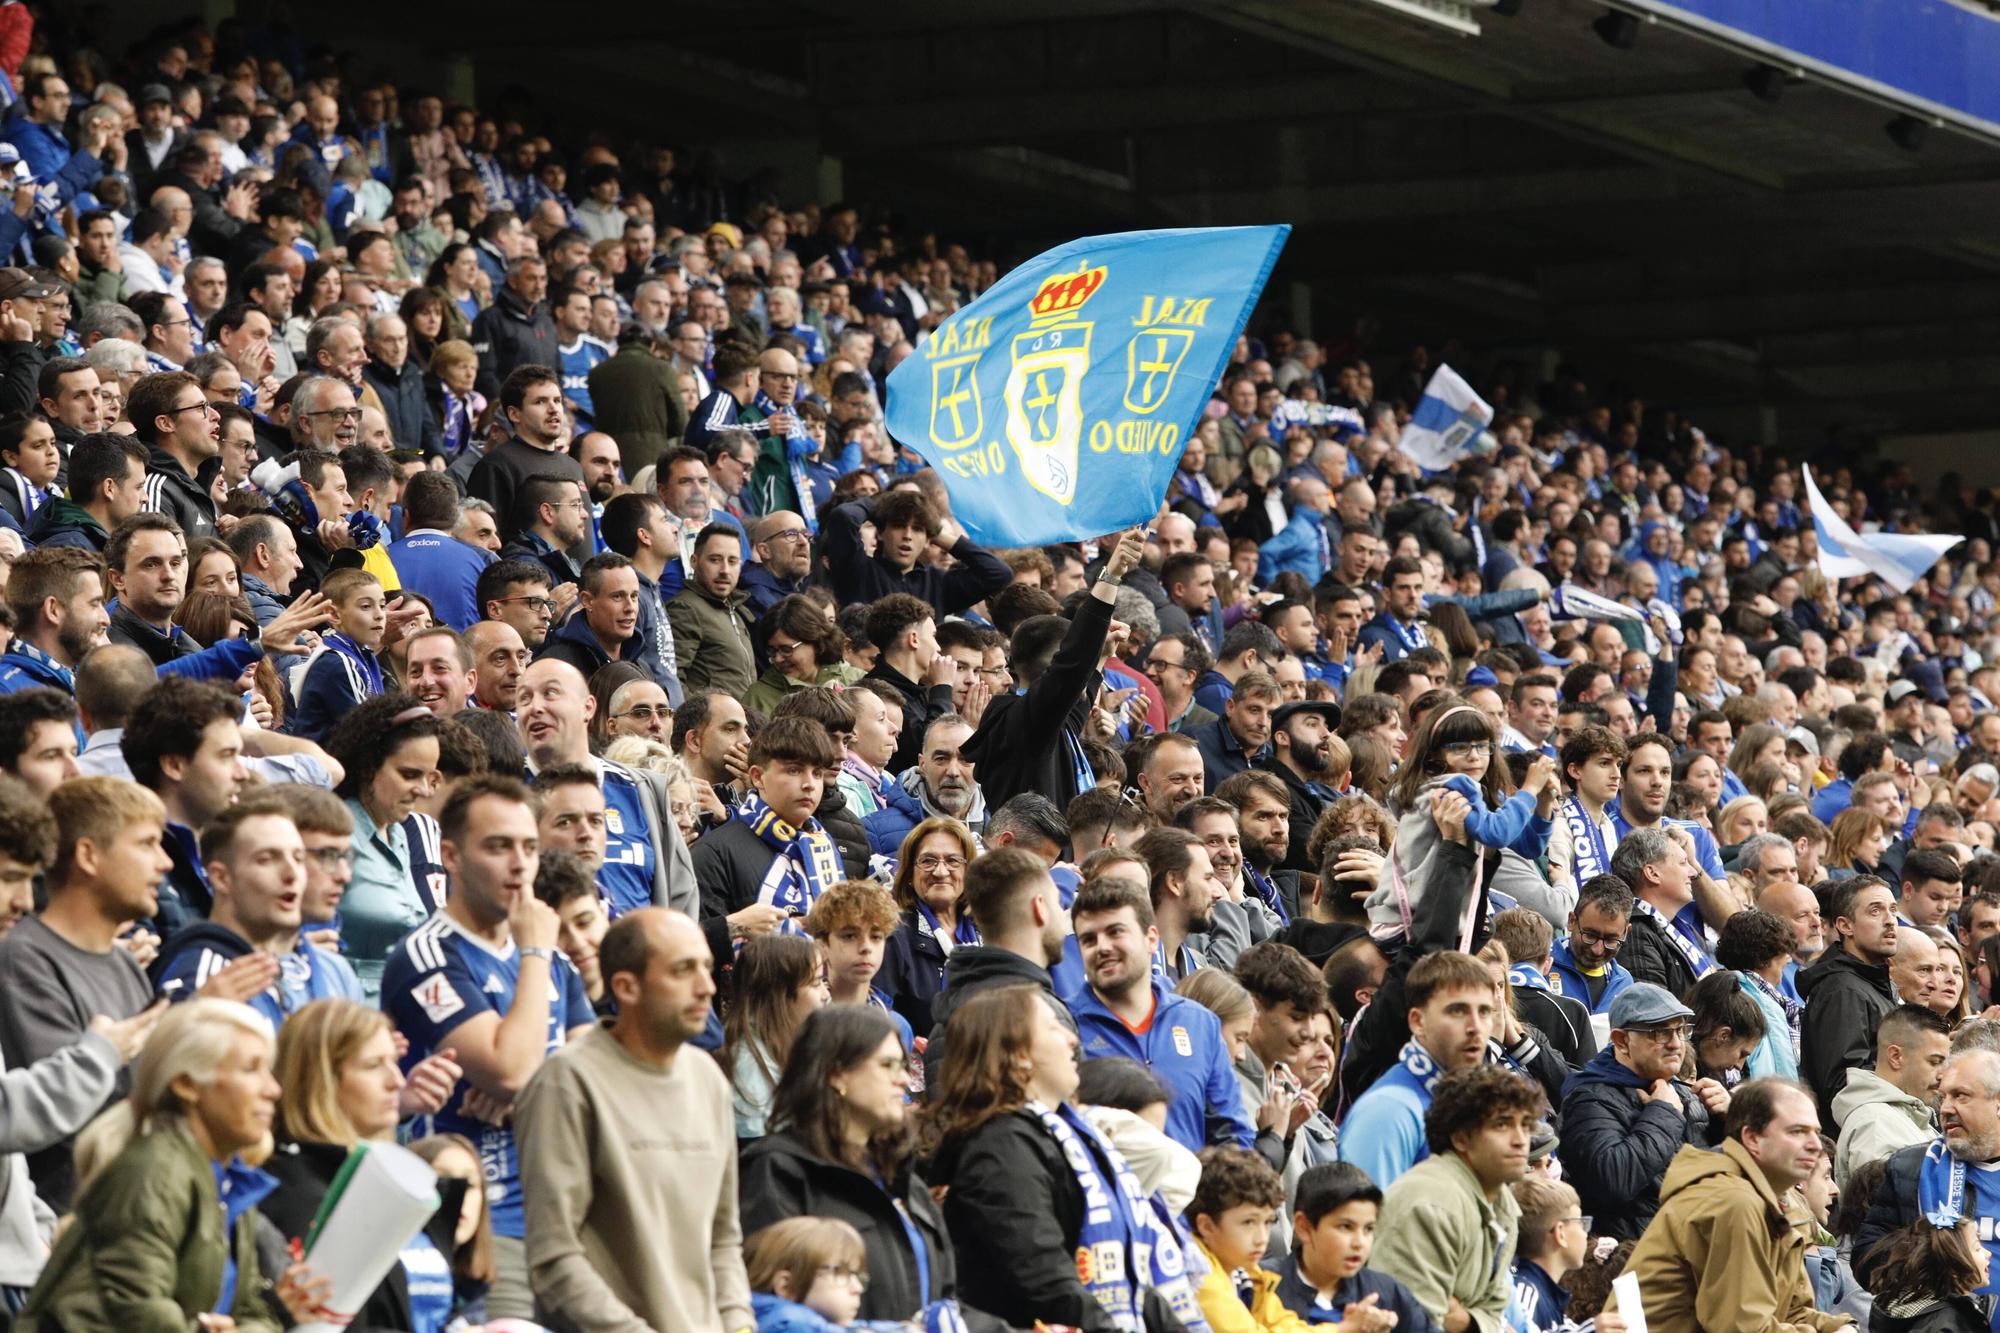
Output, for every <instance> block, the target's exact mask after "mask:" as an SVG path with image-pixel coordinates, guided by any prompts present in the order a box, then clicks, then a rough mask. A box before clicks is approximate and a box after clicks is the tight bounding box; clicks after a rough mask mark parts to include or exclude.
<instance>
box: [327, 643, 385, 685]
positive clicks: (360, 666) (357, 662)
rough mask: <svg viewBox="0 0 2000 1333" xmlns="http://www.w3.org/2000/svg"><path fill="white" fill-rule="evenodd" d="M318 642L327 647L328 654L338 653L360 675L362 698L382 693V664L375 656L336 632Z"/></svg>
mask: <svg viewBox="0 0 2000 1333" xmlns="http://www.w3.org/2000/svg"><path fill="white" fill-rule="evenodd" d="M320 642H322V643H324V644H325V645H326V646H327V650H328V651H329V652H334V653H338V654H339V655H340V656H342V657H344V658H346V659H347V660H348V661H349V662H351V663H353V664H354V669H355V670H356V671H358V672H360V673H361V685H362V694H361V697H362V698H364V699H372V698H374V697H375V696H376V695H378V694H380V693H382V662H381V659H379V658H377V657H376V656H375V654H373V653H371V652H369V651H368V650H367V649H366V648H363V647H362V646H361V645H360V644H358V643H356V642H355V641H354V640H352V639H350V638H348V637H347V636H346V635H345V634H341V633H338V632H335V633H332V634H328V635H326V636H325V637H324V638H323V639H321V640H320Z"/></svg>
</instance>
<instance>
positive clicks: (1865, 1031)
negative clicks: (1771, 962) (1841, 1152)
mask: <svg viewBox="0 0 2000 1333" xmlns="http://www.w3.org/2000/svg"><path fill="white" fill-rule="evenodd" d="M1799 998H1800V999H1802V1000H1804V1001H1805V1002H1806V1013H1805V1019H1804V1022H1803V1024H1802V1025H1801V1027H1800V1030H1799V1074H1800V1075H1801V1076H1802V1077H1803V1078H1804V1079H1805V1081H1806V1086H1807V1087H1809V1088H1811V1089H1812V1094H1813V1099H1814V1100H1815V1101H1817V1102H1818V1103H1819V1108H1820V1110H1819V1120H1820V1128H1821V1129H1823V1130H1825V1131H1826V1132H1827V1133H1828V1134H1831V1135H1835V1136H1838V1134H1839V1132H1840V1123H1841V1118H1840V1112H1839V1111H1838V1110H1837V1109H1836V1108H1835V1105H1834V1099H1835V1098H1837V1097H1838V1096H1839V1095H1840V1092H1841V1089H1843V1088H1845V1087H1846V1086H1847V1080H1848V1078H1849V1077H1851V1076H1852V1074H1853V1072H1854V1071H1856V1070H1861V1069H1870V1068H1873V1067H1874V1064H1875V1027H1876V1025H1877V1024H1878V1023H1880V1022H1881V1021H1882V1019H1883V1017H1884V1016H1885V1015H1887V1014H1888V1012H1889V1011H1890V1010H1891V1009H1894V1008H1895V1007H1896V987H1895V985H1894V984H1893V983H1892V982H1891V981H1890V980H1889V965H1888V964H1887V963H1884V964H1882V965H1881V966H1879V967H1871V966H1870V965H1868V964H1867V963H1864V962H1862V961H1861V960H1860V959H1859V958H1856V957H1855V956H1854V955H1853V954H1851V953H1849V952H1848V951H1847V950H1846V949H1844V948H1835V949H1828V950H1827V951H1826V953H1825V954H1824V955H1822V956H1821V957H1820V958H1818V959H1817V960H1815V961H1814V963H1813V965H1812V966H1811V967H1808V968H1805V969H1803V970H1802V971H1801V972H1800V973H1799Z"/></svg>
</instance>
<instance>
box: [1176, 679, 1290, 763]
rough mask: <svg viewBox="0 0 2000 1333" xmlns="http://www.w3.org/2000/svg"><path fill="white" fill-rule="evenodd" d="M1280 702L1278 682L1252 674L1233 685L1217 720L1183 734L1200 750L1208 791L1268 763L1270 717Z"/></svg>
mask: <svg viewBox="0 0 2000 1333" xmlns="http://www.w3.org/2000/svg"><path fill="white" fill-rule="evenodd" d="M1281 702H1282V696H1281V695H1280V693H1279V690H1278V681H1277V678H1276V677H1274V676H1272V675H1271V674H1270V673H1268V672H1264V671H1252V672H1250V673H1249V674H1248V675H1246V676H1244V677H1243V678H1242V679H1241V680H1239V681H1237V682H1236V689H1235V692H1234V693H1233V694H1231V696H1230V697H1229V699H1228V701H1227V702H1226V703H1225V704H1224V705H1223V715H1222V717H1221V718H1220V719H1219V720H1217V721H1215V722H1211V723H1209V724H1208V725H1207V726H1205V727H1196V728H1194V729H1192V730H1191V731H1188V732H1185V733H1183V734H1184V735H1186V736H1187V737H1188V738H1189V739H1191V740H1193V741H1194V743H1195V744H1196V745H1197V746H1198V747H1200V749H1201V767H1202V774H1203V779H1204V781H1205V783H1206V785H1207V786H1208V788H1209V789H1210V790H1213V789H1215V788H1216V787H1219V786H1221V785H1222V784H1223V782H1225V781H1226V780H1228V779H1229V778H1231V777H1233V776H1235V775H1236V774H1238V773H1241V772H1243V771H1245V770H1246V769H1248V768H1250V767H1251V765H1252V764H1257V763H1262V762H1266V761H1267V760H1268V756H1269V754H1270V748H1269V747H1270V744H1271V713H1272V710H1273V709H1275V708H1276V707H1278V705H1279V704H1280V703H1281Z"/></svg>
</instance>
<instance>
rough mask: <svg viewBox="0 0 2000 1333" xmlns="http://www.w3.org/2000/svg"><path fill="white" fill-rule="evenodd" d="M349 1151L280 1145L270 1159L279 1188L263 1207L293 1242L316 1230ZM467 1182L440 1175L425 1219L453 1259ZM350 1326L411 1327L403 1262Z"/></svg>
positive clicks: (259, 1208)
mask: <svg viewBox="0 0 2000 1333" xmlns="http://www.w3.org/2000/svg"><path fill="white" fill-rule="evenodd" d="M348 1151H349V1150H348V1149H346V1148H343V1147H341V1146H340V1145H339V1144H337V1143H292V1142H285V1143H280V1144H279V1145H278V1146H277V1150H276V1151H275V1152H273V1153H272V1154H271V1157H270V1160H268V1161H266V1162H265V1163H264V1169H265V1170H266V1171H269V1172H270V1173H271V1174H272V1175H274V1176H276V1177H277V1178H278V1188H276V1189H274V1190H272V1191H271V1192H270V1193H269V1194H267V1195H265V1196H264V1201H263V1202H262V1203H260V1204H258V1205H257V1211H258V1212H260V1213H262V1214H264V1216H265V1217H266V1218H267V1219H269V1220H270V1221H271V1223H272V1224H273V1225H275V1226H276V1227H277V1228H278V1230H279V1231H280V1232H282V1233H283V1234H284V1237H285V1239H286V1240H288V1241H297V1242H299V1243H300V1244H304V1243H305V1239H306V1236H307V1235H308V1234H309V1233H310V1232H311V1231H312V1224H313V1219H314V1218H315V1217H316V1216H317V1215H318V1213H319V1208H320V1204H321V1202H322V1201H323V1200H324V1199H325V1198H326V1192H327V1190H329V1189H331V1188H332V1187H333V1178H334V1177H335V1176H336V1175H338V1174H339V1172H340V1168H341V1164H342V1163H344V1162H346V1160H347V1155H348ZM466 1183H467V1182H465V1181H463V1180H457V1179H454V1178H452V1177H450V1176H439V1177H438V1179H437V1192H438V1199H439V1204H438V1210H437V1211H436V1212H435V1213H432V1214H431V1218H430V1221H428V1222H426V1223H424V1231H425V1233H426V1234H428V1235H429V1236H430V1238H431V1244H433V1245H435V1246H437V1248H438V1252H439V1253H440V1254H442V1255H444V1256H445V1258H447V1259H449V1258H450V1257H451V1255H452V1251H453V1249H454V1248H455V1247H454V1246H453V1244H452V1240H453V1236H452V1233H453V1231H454V1229H455V1228H456V1227H457V1225H458V1215H459V1211H460V1208H461V1206H462V1204H463V1202H464V1198H465V1188H466ZM349 1327H350V1328H352V1329H356V1330H360V1329H393V1328H410V1327H412V1324H411V1321H410V1283H409V1278H408V1277H407V1276H406V1275H405V1274H404V1272H403V1266H402V1265H401V1264H400V1263H395V1264H390V1265H389V1275H388V1276H387V1277H385V1278H383V1279H382V1285H381V1286H379V1287H377V1288H375V1290H374V1291H373V1292H371V1293H370V1294H369V1296H368V1299H367V1300H366V1301H364V1302H362V1305H361V1308H360V1310H358V1311H356V1312H355V1316H354V1321H353V1323H352V1324H350V1325H349Z"/></svg>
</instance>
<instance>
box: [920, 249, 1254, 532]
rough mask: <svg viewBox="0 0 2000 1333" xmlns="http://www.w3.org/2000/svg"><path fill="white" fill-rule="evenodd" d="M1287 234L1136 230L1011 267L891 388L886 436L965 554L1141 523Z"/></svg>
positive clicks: (1154, 505) (1153, 507) (928, 343)
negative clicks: (913, 463) (974, 546)
mask: <svg viewBox="0 0 2000 1333" xmlns="http://www.w3.org/2000/svg"><path fill="white" fill-rule="evenodd" d="M1291 230H1292V229H1291V227H1289V226H1275V227H1200V228H1191V229H1188V230H1185V231H1134V232H1124V233H1121V234H1119V235H1116V236H1089V237H1085V238H1084V239H1082V240H1080V241H1071V242H1070V243H1069V244H1067V245H1059V246H1057V247H1056V248H1055V249H1053V250H1050V251H1047V252H1046V253H1044V254H1040V255H1037V256H1036V257H1035V258H1033V259H1031V260H1029V261H1028V262H1027V263H1025V264H1022V265H1021V266H1020V267H1019V268H1016V269H1015V270H1014V271H1013V272H1011V273H1009V274H1007V275H1006V276H1005V277H1003V278H1001V279H1000V281H999V282H997V283H995V284H994V285H993V286H992V287H991V288H989V289H988V290H987V291H986V293H985V294H984V295H982V296H981V297H980V298H979V299H978V300H976V301H974V302H972V304H970V305H968V306H966V307H965V308H964V309H963V310H960V311H959V312H958V313H957V314H955V315H953V316H952V317H951V318H950V319H948V320H946V321H945V322H944V323H943V324H941V325H939V326H938V327H937V329H936V330H935V331H934V332H933V333H932V334H931V336H930V337H929V338H928V339H926V340H925V341H924V342H923V343H922V344H921V345H919V346H918V348H917V350H916V353H915V354H914V355H912V356H910V357H908V358H906V359H905V360H904V362H903V364H902V365H900V366H898V367H896V370H895V372H894V373H893V374H891V375H890V376H889V406H888V413H887V416H888V426H889V434H890V435H891V436H892V437H894V438H895V440H896V441H897V442H898V443H900V444H904V445H907V446H909V447H910V448H911V449H914V450H915V451H916V452H917V453H918V454H920V455H921V456H922V457H923V458H924V459H925V460H926V461H928V462H929V463H930V464H931V466H933V467H935V468H936V469H937V470H938V475H939V476H940V477H941V478H942V479H943V480H944V485H945V490H946V491H947V492H948V493H949V494H950V496H951V512H952V517H953V518H955V519H957V520H958V522H959V525H960V526H961V527H963V528H964V529H965V531H966V535H968V536H969V537H971V538H972V540H974V541H975V542H979V543H981V544H982V545H987V546H1038V545H1041V544H1044V543H1047V542H1064V541H1079V540H1083V539H1085V538H1090V537H1100V536H1103V535H1104V534H1106V533H1110V532H1116V531H1118V530H1119V529H1121V528H1129V527H1131V526H1132V525H1133V524H1135V523H1142V522H1145V521H1146V520H1148V519H1151V518H1152V517H1153V515H1154V514H1155V513H1157V512H1158V510H1159V507H1160V501H1161V500H1162V499H1164V498H1165V497H1166V493H1167V483H1168V482H1169V481H1171V480H1172V479H1173V475H1174V467H1175V465H1176V463H1178V462H1179V460H1180V456H1181V450H1182V448H1184V447H1185V446H1186V444H1187V438H1188V435H1189V433H1190V432H1191V431H1192V430H1193V428H1194V425H1195V422H1196V421H1197V420H1198V419H1199V417H1200V415H1201V411H1202V407H1203V405H1204V404H1205V403H1207V401H1208V397H1209V394H1210V392H1211V391H1213V390H1214V388H1215V382H1216V379H1217V377H1218V376H1220V375H1221V373H1222V369H1223V367H1224V366H1226V365H1227V364H1228V363H1229V355H1230V353H1231V351H1233V350H1234V348H1235V346H1236V339H1237V336H1238V335H1239V334H1241V333H1242V332H1243V325H1244V322H1245V321H1246V320H1248V319H1249V317H1250V310H1251V307H1252V306H1254V305H1255V304H1256V303H1257V297H1258V294H1259V293H1261V292H1262V291H1263V290H1264V281H1265V279H1267V278H1268V277H1270V276H1271V266H1272V265H1273V264H1274V263H1276V262H1277V259H1278V251H1279V250H1280V249H1282V248H1283V246H1284V244H1285V237H1286V236H1288V235H1290V234H1291Z"/></svg>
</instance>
